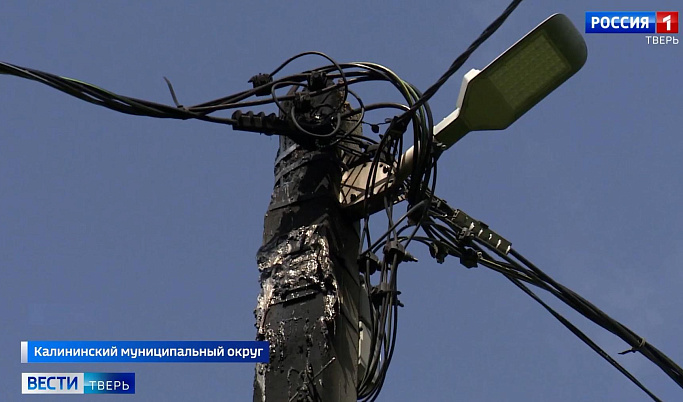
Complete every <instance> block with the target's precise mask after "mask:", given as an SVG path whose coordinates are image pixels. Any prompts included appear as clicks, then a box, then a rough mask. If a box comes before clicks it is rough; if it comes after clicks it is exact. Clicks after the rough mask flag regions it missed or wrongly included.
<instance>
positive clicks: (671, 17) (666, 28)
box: [657, 11, 678, 34]
mask: <svg viewBox="0 0 683 402" xmlns="http://www.w3.org/2000/svg"><path fill="white" fill-rule="evenodd" d="M657 33H661V34H672V33H678V11H657Z"/></svg>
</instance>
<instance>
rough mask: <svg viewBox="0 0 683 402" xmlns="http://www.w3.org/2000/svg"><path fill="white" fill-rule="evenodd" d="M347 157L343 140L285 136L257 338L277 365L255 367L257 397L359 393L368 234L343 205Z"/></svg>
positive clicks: (267, 225) (330, 398)
mask: <svg viewBox="0 0 683 402" xmlns="http://www.w3.org/2000/svg"><path fill="white" fill-rule="evenodd" d="M330 96H333V97H334V98H335V100H334V102H337V105H339V103H340V102H341V101H342V100H341V99H340V95H339V93H337V92H333V93H331V94H330V93H328V94H327V95H326V98H325V100H324V102H328V103H329V102H330V99H329V98H330ZM315 101H316V99H313V102H315ZM285 107H286V108H288V107H292V105H291V104H287V103H286V104H285ZM352 126H353V122H348V121H347V122H343V127H346V128H347V129H348V128H352ZM341 162H342V154H341V151H340V150H339V149H338V148H337V147H334V146H332V147H328V148H326V149H323V150H310V149H306V148H305V147H302V146H301V145H300V144H297V143H296V142H295V141H293V140H292V139H290V138H288V137H286V136H284V135H281V136H280V146H279V150H278V153H277V157H276V159H275V185H274V189H273V195H272V197H271V201H270V205H269V207H268V212H267V213H266V216H265V222H264V233H263V245H262V247H261V248H260V249H259V251H258V254H257V260H258V267H259V272H260V282H261V293H260V295H259V297H258V305H257V308H256V310H255V315H256V327H257V330H258V333H257V339H259V340H267V341H269V342H270V363H269V364H258V365H257V367H256V374H255V379H254V401H255V402H256V401H258V402H264V401H267V402H275V401H324V402H341V401H344V402H347V401H348V402H351V401H354V402H355V401H356V399H357V398H356V396H357V393H356V387H357V383H358V379H357V376H358V374H357V373H358V337H359V333H358V322H359V320H358V301H359V295H360V284H359V274H358V264H357V261H356V259H357V256H358V248H359V242H360V239H359V225H358V221H357V220H354V219H351V218H349V217H348V216H346V215H345V213H344V211H343V210H342V209H341V207H340V204H339V187H340V182H341V178H342V169H341V166H342V164H341Z"/></svg>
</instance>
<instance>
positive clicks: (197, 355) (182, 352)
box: [21, 341, 269, 363]
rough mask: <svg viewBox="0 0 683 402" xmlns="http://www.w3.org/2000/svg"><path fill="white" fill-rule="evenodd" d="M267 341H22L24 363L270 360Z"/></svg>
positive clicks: (230, 361) (253, 361)
mask: <svg viewBox="0 0 683 402" xmlns="http://www.w3.org/2000/svg"><path fill="white" fill-rule="evenodd" d="M268 361H269V346H268V342H265V341H23V342H21V362H22V363H136V362H137V363H268Z"/></svg>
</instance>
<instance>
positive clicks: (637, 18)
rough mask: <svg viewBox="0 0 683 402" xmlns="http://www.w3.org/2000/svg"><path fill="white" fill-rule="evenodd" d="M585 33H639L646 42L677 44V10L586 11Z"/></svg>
mask: <svg viewBox="0 0 683 402" xmlns="http://www.w3.org/2000/svg"><path fill="white" fill-rule="evenodd" d="M586 33H640V34H657V35H646V36H645V37H646V38H647V42H648V44H654V45H668V44H673V45H677V44H678V38H677V37H675V36H670V35H671V34H677V33H678V11H586Z"/></svg>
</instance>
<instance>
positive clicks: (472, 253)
mask: <svg viewBox="0 0 683 402" xmlns="http://www.w3.org/2000/svg"><path fill="white" fill-rule="evenodd" d="M480 258H481V251H477V250H475V249H473V248H466V249H465V250H464V251H463V253H462V255H461V256H460V263H461V264H462V265H464V266H465V268H476V267H477V263H478V262H479V259H480Z"/></svg>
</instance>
